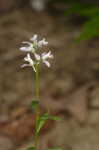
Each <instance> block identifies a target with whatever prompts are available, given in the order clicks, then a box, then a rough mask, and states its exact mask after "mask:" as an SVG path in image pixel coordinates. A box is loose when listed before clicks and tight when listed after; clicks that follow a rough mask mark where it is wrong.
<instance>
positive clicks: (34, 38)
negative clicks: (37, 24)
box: [30, 34, 38, 42]
mask: <svg viewBox="0 0 99 150" xmlns="http://www.w3.org/2000/svg"><path fill="white" fill-rule="evenodd" d="M37 37H38V35H37V34H35V35H34V36H33V37H32V38H31V39H30V40H31V41H34V42H35V41H36V40H37Z"/></svg>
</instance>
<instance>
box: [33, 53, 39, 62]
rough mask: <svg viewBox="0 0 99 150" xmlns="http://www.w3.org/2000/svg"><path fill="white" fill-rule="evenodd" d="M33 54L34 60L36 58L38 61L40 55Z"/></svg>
mask: <svg viewBox="0 0 99 150" xmlns="http://www.w3.org/2000/svg"><path fill="white" fill-rule="evenodd" d="M34 56H35V59H36V60H38V61H39V60H40V55H38V54H36V53H34Z"/></svg>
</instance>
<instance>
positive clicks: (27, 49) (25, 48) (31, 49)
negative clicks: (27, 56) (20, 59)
mask: <svg viewBox="0 0 99 150" xmlns="http://www.w3.org/2000/svg"><path fill="white" fill-rule="evenodd" d="M22 43H23V44H26V45H27V46H23V47H21V48H20V50H21V51H23V52H32V53H34V52H35V48H34V47H33V44H32V43H30V42H22Z"/></svg>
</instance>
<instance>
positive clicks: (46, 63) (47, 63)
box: [43, 61, 51, 67]
mask: <svg viewBox="0 0 99 150" xmlns="http://www.w3.org/2000/svg"><path fill="white" fill-rule="evenodd" d="M43 63H44V64H45V65H46V66H47V67H50V66H51V65H50V63H49V62H48V61H43Z"/></svg>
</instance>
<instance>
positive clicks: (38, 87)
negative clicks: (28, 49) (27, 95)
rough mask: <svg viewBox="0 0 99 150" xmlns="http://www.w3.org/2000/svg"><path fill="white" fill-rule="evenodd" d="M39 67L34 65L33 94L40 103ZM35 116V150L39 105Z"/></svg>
mask: <svg viewBox="0 0 99 150" xmlns="http://www.w3.org/2000/svg"><path fill="white" fill-rule="evenodd" d="M39 67H40V65H39V64H36V73H35V76H36V79H35V85H36V89H35V92H36V99H37V100H38V101H40V99H39V97H40V85H39V83H40V82H39ZM35 115H36V122H35V139H34V142H35V143H34V144H35V148H36V150H37V149H38V140H39V139H38V138H39V136H38V135H37V133H36V130H37V123H38V119H39V116H40V108H39V105H38V107H37V109H36V111H35Z"/></svg>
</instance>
